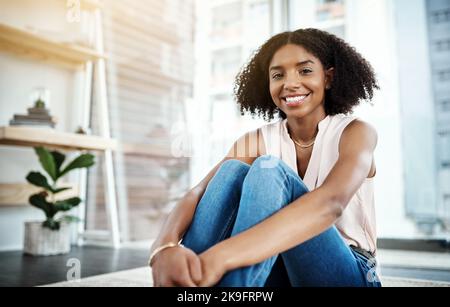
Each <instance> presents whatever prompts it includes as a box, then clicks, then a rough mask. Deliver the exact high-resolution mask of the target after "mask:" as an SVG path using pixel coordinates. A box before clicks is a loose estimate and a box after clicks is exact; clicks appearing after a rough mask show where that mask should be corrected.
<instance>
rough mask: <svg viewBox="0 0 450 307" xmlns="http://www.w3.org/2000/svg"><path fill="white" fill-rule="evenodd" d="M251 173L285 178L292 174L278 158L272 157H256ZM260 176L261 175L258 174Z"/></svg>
mask: <svg viewBox="0 0 450 307" xmlns="http://www.w3.org/2000/svg"><path fill="white" fill-rule="evenodd" d="M251 169H252V172H258V173H263V174H266V175H270V176H280V175H281V176H283V177H284V176H285V175H286V173H287V172H292V170H291V168H290V167H289V166H288V165H287V164H286V163H284V162H283V160H281V159H280V158H277V157H275V156H272V155H264V156H260V157H258V158H257V159H256V160H255V161H254V162H253V164H252V166H251ZM259 175H261V174H259Z"/></svg>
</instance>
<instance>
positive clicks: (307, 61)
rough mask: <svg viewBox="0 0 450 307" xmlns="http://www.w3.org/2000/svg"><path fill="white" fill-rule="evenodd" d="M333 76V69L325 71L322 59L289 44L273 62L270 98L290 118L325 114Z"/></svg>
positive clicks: (279, 50) (278, 53)
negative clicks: (326, 96) (327, 90)
mask: <svg viewBox="0 0 450 307" xmlns="http://www.w3.org/2000/svg"><path fill="white" fill-rule="evenodd" d="M332 77H333V68H330V69H328V70H325V68H324V67H323V65H322V63H321V62H320V60H319V59H317V58H316V57H315V56H313V55H312V54H311V53H309V52H308V51H306V50H305V49H304V48H303V47H302V46H299V45H294V44H287V45H284V46H283V47H281V48H280V49H278V50H277V52H275V54H274V55H273V58H272V61H271V62H270V65H269V84H270V95H271V96H272V100H273V101H274V103H275V104H276V105H277V107H278V108H280V109H281V110H282V111H283V112H284V113H285V114H286V115H287V116H288V117H291V116H292V117H297V118H301V117H304V116H306V115H309V114H312V113H315V112H323V114H325V107H324V101H325V90H326V88H328V87H329V86H330V85H331V80H332Z"/></svg>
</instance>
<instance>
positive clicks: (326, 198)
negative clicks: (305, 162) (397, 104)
mask: <svg viewBox="0 0 450 307" xmlns="http://www.w3.org/2000/svg"><path fill="white" fill-rule="evenodd" d="M376 143H377V135H376V132H375V130H374V129H373V128H372V127H371V126H369V125H368V124H366V123H364V122H362V121H356V120H355V121H353V122H352V123H351V124H349V125H348V126H347V128H346V129H345V130H344V132H343V135H342V137H341V140H340V144H339V158H338V161H337V162H336V164H335V165H334V167H333V169H332V170H331V172H330V174H329V175H328V176H327V178H326V180H325V181H324V183H323V184H322V186H321V187H319V188H318V189H316V190H314V191H312V192H309V193H307V194H305V195H303V196H302V197H300V198H298V199H297V200H295V201H294V202H292V203H291V204H290V205H288V206H286V207H284V208H283V209H281V210H280V211H278V212H277V213H276V214H274V215H272V216H271V217H269V218H268V219H266V220H265V221H263V222H261V223H260V224H257V225H256V226H254V227H252V228H250V229H248V230H247V231H244V232H242V233H240V234H239V235H237V236H234V237H231V238H229V239H227V240H225V241H222V242H220V243H218V244H217V245H215V246H213V247H212V248H210V249H209V250H207V251H206V252H204V253H203V254H201V255H200V258H201V259H202V263H203V267H204V268H206V270H205V271H206V272H204V275H203V280H202V283H201V285H213V284H215V283H217V281H219V280H220V278H221V277H222V275H223V274H224V273H225V272H226V271H230V270H233V269H236V268H240V267H245V266H249V265H253V264H256V263H259V262H261V261H263V260H265V259H267V258H269V257H271V256H274V255H276V254H279V253H281V252H284V251H286V250H288V249H290V248H292V247H294V246H296V245H298V244H301V243H303V242H305V241H307V240H308V239H310V238H313V237H314V236H316V235H318V234H320V233H322V232H323V231H325V230H326V229H328V228H329V227H331V226H332V225H333V224H334V223H335V221H336V220H337V219H338V218H339V217H340V215H341V214H342V212H343V210H344V209H345V207H346V205H347V204H348V202H349V201H350V199H351V198H352V196H353V195H354V194H355V193H356V191H357V190H358V189H359V187H360V186H361V184H362V183H363V182H364V180H365V179H366V177H367V176H368V174H369V171H370V168H371V165H372V159H373V152H374V149H375V146H376Z"/></svg>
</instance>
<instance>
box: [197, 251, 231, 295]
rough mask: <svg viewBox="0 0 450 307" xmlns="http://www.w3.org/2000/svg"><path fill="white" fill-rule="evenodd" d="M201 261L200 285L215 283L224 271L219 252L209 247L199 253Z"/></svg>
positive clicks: (209, 285) (223, 262)
mask: <svg viewBox="0 0 450 307" xmlns="http://www.w3.org/2000/svg"><path fill="white" fill-rule="evenodd" d="M200 260H201V263H202V279H201V282H200V284H199V286H200V287H212V286H214V285H216V284H217V283H218V282H219V281H220V280H221V279H222V277H223V275H224V274H225V273H226V271H227V270H226V265H225V260H224V259H222V257H221V256H220V254H219V253H217V252H215V251H214V248H210V249H208V250H207V251H205V252H204V253H202V254H201V255H200Z"/></svg>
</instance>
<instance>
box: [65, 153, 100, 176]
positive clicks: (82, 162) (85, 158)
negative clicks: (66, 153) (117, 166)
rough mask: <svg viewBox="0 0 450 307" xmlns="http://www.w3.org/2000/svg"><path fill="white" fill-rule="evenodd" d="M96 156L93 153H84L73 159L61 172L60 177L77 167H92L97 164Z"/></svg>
mask: <svg viewBox="0 0 450 307" xmlns="http://www.w3.org/2000/svg"><path fill="white" fill-rule="evenodd" d="M94 158H95V157H94V156H93V155H91V154H83V155H81V156H79V157H78V158H76V159H75V160H73V161H72V162H71V163H70V164H69V165H67V167H66V168H65V169H64V170H63V171H62V172H61V173H60V174H59V176H58V177H62V176H64V175H65V174H67V173H68V172H70V171H71V170H73V169H76V168H85V167H91V166H92V165H94V164H95V161H94Z"/></svg>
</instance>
